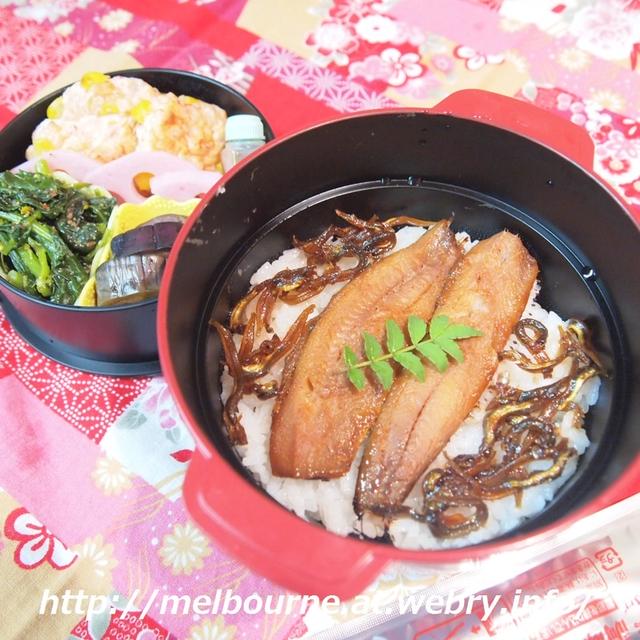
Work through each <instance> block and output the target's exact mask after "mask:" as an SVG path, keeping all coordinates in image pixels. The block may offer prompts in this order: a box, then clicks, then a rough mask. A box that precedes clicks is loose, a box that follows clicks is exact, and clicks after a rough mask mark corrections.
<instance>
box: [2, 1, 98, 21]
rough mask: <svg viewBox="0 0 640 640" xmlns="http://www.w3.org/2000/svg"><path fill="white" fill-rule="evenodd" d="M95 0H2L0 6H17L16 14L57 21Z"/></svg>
mask: <svg viewBox="0 0 640 640" xmlns="http://www.w3.org/2000/svg"><path fill="white" fill-rule="evenodd" d="M92 1H93V0H45V1H44V2H43V0H17V1H15V0H14V1H12V2H6V0H2V1H0V6H6V5H7V4H9V5H13V6H14V7H15V9H14V13H15V15H16V16H19V17H21V18H26V19H28V20H35V21H36V22H45V21H48V22H55V21H56V20H59V19H60V18H66V17H67V16H68V15H69V14H70V13H71V12H72V11H75V10H76V9H84V8H86V7H88V6H89V5H90V4H91V2H92Z"/></svg>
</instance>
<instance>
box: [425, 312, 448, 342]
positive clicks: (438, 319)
mask: <svg viewBox="0 0 640 640" xmlns="http://www.w3.org/2000/svg"><path fill="white" fill-rule="evenodd" d="M448 325H449V318H448V317H447V316H435V317H434V318H433V319H432V320H431V322H430V323H429V336H430V337H431V339H432V340H435V339H436V338H437V337H438V336H439V335H441V334H442V332H443V331H444V330H445V329H446V328H447V326H448Z"/></svg>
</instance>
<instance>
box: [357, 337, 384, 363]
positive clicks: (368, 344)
mask: <svg viewBox="0 0 640 640" xmlns="http://www.w3.org/2000/svg"><path fill="white" fill-rule="evenodd" d="M362 337H363V339H364V352H365V353H366V354H367V358H369V360H375V359H376V358H379V357H380V356H381V355H382V354H383V353H384V351H383V350H382V346H381V345H380V343H379V342H378V340H377V339H376V337H375V336H373V335H371V334H370V333H367V332H366V331H365V332H364V333H363V334H362Z"/></svg>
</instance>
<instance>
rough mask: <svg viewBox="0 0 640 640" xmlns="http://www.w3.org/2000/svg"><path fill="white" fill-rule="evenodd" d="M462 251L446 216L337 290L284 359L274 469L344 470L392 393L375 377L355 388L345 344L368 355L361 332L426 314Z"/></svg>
mask: <svg viewBox="0 0 640 640" xmlns="http://www.w3.org/2000/svg"><path fill="white" fill-rule="evenodd" d="M461 254H462V250H461V249H460V247H459V246H458V244H457V242H456V239H455V236H454V234H453V232H452V231H451V230H450V229H449V223H448V222H447V221H442V222H438V223H437V224H435V225H434V226H433V227H431V228H430V229H429V231H427V233H425V234H424V235H423V236H422V237H421V238H420V239H419V240H418V241H417V242H415V243H414V244H412V245H410V246H409V247H407V248H405V249H402V250H400V251H398V252H396V253H393V254H391V255H390V256H387V257H386V258H383V259H382V260H380V261H379V262H377V263H375V264H374V265H372V266H371V267H369V268H367V269H365V270H364V271H363V272H362V273H360V274H359V275H358V276H356V277H355V278H354V279H353V280H352V281H351V282H350V283H349V284H347V285H346V286H345V287H344V288H343V289H342V290H341V291H340V292H339V293H338V294H336V295H335V296H334V297H333V299H332V300H331V302H330V303H329V305H328V306H327V308H326V309H325V310H324V312H323V313H322V314H321V315H320V316H319V318H318V319H317V323H316V325H315V326H314V328H313V329H312V330H311V332H310V333H309V335H308V337H307V339H306V341H305V342H304V345H303V346H302V347H301V349H300V351H299V354H296V356H295V358H296V360H295V363H293V362H292V359H291V358H290V361H289V363H288V366H287V369H288V375H287V376H286V379H285V380H284V382H283V387H282V390H281V393H280V396H279V397H278V400H277V402H276V405H275V407H274V412H273V422H272V426H271V441H270V459H271V468H272V471H273V474H274V475H276V476H283V477H293V478H307V479H310V478H324V479H327V478H336V477H339V476H342V475H344V474H345V473H347V471H348V470H349V468H350V467H351V465H352V463H353V460H354V458H355V456H356V453H357V451H358V449H359V447H360V445H361V444H362V442H363V441H364V439H365V437H366V436H367V433H368V432H369V429H370V428H371V427H372V426H373V424H374V423H375V419H376V417H377V415H378V411H379V410H380V408H381V407H382V404H383V402H384V399H385V397H386V395H387V392H386V391H385V390H384V389H383V388H382V386H381V385H380V384H379V383H378V382H377V381H376V380H375V379H373V378H372V377H370V378H369V381H368V384H367V385H366V387H365V389H363V390H362V391H358V390H357V389H355V388H354V386H353V385H352V384H351V383H350V382H349V380H348V378H347V375H346V371H345V363H344V361H343V356H342V353H343V349H344V347H345V346H346V345H348V346H350V347H352V348H353V349H354V350H355V352H356V353H357V354H358V355H359V357H363V351H362V332H363V331H367V332H369V333H371V334H373V335H374V336H376V337H377V338H378V339H382V337H383V336H384V331H385V321H386V320H387V319H389V318H393V319H394V320H396V321H397V322H398V323H399V324H400V325H405V324H406V320H407V317H408V316H409V315H410V314H414V315H419V316H421V317H422V318H425V319H426V320H428V319H429V318H430V317H431V315H432V313H433V310H434V308H435V305H436V302H437V300H438V297H439V296H440V293H441V291H442V288H443V287H444V283H445V282H446V279H447V276H448V275H449V272H450V271H451V269H452V268H453V267H454V265H455V264H456V262H457V261H458V260H459V259H460V257H461Z"/></svg>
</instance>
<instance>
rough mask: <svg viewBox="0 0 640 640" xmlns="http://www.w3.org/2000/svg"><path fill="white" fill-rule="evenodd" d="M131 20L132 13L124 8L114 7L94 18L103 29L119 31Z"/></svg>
mask: <svg viewBox="0 0 640 640" xmlns="http://www.w3.org/2000/svg"><path fill="white" fill-rule="evenodd" d="M131 20H133V14H132V13H131V12H130V11H125V10H124V9H114V10H113V11H109V12H108V13H105V14H104V15H103V16H100V17H99V18H96V21H97V22H98V24H99V25H100V27H101V28H102V29H104V30H105V31H120V30H122V29H124V28H125V27H126V26H127V25H128V24H129V23H130V22H131Z"/></svg>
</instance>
